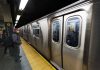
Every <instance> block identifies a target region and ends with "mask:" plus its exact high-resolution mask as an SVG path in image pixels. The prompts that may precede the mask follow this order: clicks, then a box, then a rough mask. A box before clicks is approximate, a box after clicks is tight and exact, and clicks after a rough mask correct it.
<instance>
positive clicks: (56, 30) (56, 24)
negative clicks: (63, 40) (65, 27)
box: [52, 20, 60, 42]
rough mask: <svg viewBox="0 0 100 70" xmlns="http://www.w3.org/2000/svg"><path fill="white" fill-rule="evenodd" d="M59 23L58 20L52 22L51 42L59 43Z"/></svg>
mask: <svg viewBox="0 0 100 70" xmlns="http://www.w3.org/2000/svg"><path fill="white" fill-rule="evenodd" d="M59 23H60V22H59V21H58V20H55V21H53V24H52V25H53V27H52V29H53V40H54V41H55V42H58V41H59V28H60V25H59Z"/></svg>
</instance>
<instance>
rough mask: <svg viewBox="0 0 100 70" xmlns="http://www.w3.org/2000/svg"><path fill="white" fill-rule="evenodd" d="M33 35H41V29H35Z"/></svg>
mask: <svg viewBox="0 0 100 70" xmlns="http://www.w3.org/2000/svg"><path fill="white" fill-rule="evenodd" d="M33 35H35V36H37V37H39V29H38V28H34V29H33Z"/></svg>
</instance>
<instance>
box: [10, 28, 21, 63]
mask: <svg viewBox="0 0 100 70" xmlns="http://www.w3.org/2000/svg"><path fill="white" fill-rule="evenodd" d="M12 40H13V47H14V54H15V55H14V59H15V61H16V62H20V61H21V60H20V58H21V56H20V45H21V40H20V36H19V30H18V29H14V30H13V34H12Z"/></svg>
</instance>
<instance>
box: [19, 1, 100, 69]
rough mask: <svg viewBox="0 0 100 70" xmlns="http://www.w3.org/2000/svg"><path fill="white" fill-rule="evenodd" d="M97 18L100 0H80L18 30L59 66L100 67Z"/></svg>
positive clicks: (64, 67) (69, 67) (98, 21)
mask: <svg viewBox="0 0 100 70" xmlns="http://www.w3.org/2000/svg"><path fill="white" fill-rule="evenodd" d="M99 18H100V1H99V0H94V1H84V0H80V1H77V2H75V3H73V4H71V5H68V6H66V7H63V8H61V9H59V10H57V11H55V12H53V13H50V14H48V15H45V16H43V17H41V18H39V19H37V20H35V21H32V22H30V23H28V24H27V25H24V26H22V27H20V28H19V30H20V35H21V36H22V37H23V38H24V39H25V40H26V41H27V42H28V43H29V44H31V45H32V46H33V47H34V48H35V49H36V50H37V51H38V52H39V53H41V54H42V55H43V56H44V57H45V58H46V59H47V60H48V61H49V62H50V63H51V64H52V65H54V66H55V67H56V68H57V69H58V70H100V64H99V63H100V55H99V53H100V44H99V43H100V37H99V36H100V29H99V28H100V20H99Z"/></svg>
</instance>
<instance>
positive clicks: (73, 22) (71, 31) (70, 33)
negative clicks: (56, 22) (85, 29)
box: [65, 16, 81, 47]
mask: <svg viewBox="0 0 100 70" xmlns="http://www.w3.org/2000/svg"><path fill="white" fill-rule="evenodd" d="M65 23H66V24H65V25H66V43H67V45H69V46H72V47H77V46H78V44H79V31H80V24H81V17H80V16H71V17H68V18H67V20H66V22H65Z"/></svg>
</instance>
